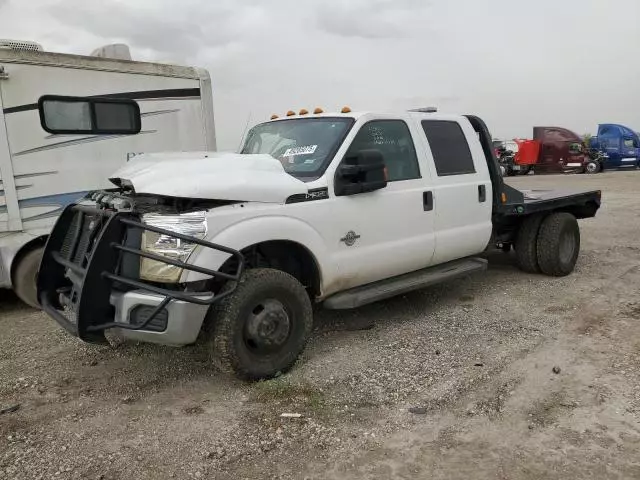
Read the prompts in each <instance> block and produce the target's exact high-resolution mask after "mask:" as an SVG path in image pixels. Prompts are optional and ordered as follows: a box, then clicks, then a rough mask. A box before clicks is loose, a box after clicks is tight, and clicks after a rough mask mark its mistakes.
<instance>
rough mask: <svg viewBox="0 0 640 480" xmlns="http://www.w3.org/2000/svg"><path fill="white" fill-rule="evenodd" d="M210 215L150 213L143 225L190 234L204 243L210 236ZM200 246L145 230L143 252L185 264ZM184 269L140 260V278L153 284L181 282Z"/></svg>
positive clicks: (144, 259)
mask: <svg viewBox="0 0 640 480" xmlns="http://www.w3.org/2000/svg"><path fill="white" fill-rule="evenodd" d="M205 214H206V212H192V213H183V214H179V215H161V214H157V213H148V214H146V215H143V216H142V223H144V224H146V225H149V226H152V227H158V228H163V229H165V230H170V231H172V232H176V233H181V234H182V235H189V236H192V237H195V238H197V239H200V240H202V239H203V238H204V237H205V236H206V235H207V221H206V217H205ZM196 246H197V245H196V244H195V243H192V242H185V241H184V240H180V239H179V238H175V237H170V236H169V235H163V234H160V233H155V232H151V231H149V230H144V231H143V233H142V250H143V251H145V252H149V253H155V254H156V255H162V256H164V257H168V258H172V259H174V260H180V261H181V262H185V261H186V260H187V259H188V258H189V255H191V253H192V252H193V251H194V250H195V248H196ZM181 275H182V268H180V267H176V266H173V265H168V264H166V263H162V262H158V261H156V260H151V259H148V258H144V257H142V258H141V260H140V278H141V279H143V280H148V281H151V282H160V283H178V282H179V281H180V276H181Z"/></svg>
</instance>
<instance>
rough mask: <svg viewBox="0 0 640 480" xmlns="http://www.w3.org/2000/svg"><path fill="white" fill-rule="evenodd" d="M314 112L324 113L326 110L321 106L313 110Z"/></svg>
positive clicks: (316, 113)
mask: <svg viewBox="0 0 640 480" xmlns="http://www.w3.org/2000/svg"><path fill="white" fill-rule="evenodd" d="M313 113H314V114H315V115H318V114H319V113H324V110H322V109H321V108H320V107H317V108H316V109H315V110H314V111H313Z"/></svg>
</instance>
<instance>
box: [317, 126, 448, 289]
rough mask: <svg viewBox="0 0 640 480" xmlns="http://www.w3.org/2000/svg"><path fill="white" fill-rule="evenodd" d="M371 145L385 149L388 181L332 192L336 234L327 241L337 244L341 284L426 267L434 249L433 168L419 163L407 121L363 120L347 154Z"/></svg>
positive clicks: (334, 251)
mask: <svg viewBox="0 0 640 480" xmlns="http://www.w3.org/2000/svg"><path fill="white" fill-rule="evenodd" d="M354 128H356V127H354ZM367 149H375V150H378V151H380V152H381V153H382V154H383V156H384V162H385V165H386V168H387V172H388V182H389V183H388V184H387V186H386V187H385V188H383V189H380V190H376V191H373V192H368V193H360V194H355V195H348V196H339V197H334V198H333V202H332V203H333V206H332V208H331V214H330V215H331V229H330V230H331V231H332V232H334V235H335V238H334V239H330V240H329V239H328V240H329V241H328V243H329V244H330V245H331V244H333V245H335V247H333V249H332V251H331V252H330V254H331V256H332V257H333V258H332V263H333V264H334V265H336V267H337V273H338V276H339V280H338V282H339V287H340V289H345V288H349V287H354V286H357V285H363V284H366V283H370V282H375V281H377V280H381V279H384V278H388V277H392V276H395V275H400V274H403V273H407V272H410V271H414V270H419V269H421V268H424V267H427V266H428V265H429V264H431V261H432V257H433V252H434V249H435V235H434V219H435V215H434V212H433V209H432V207H431V205H430V200H431V198H432V197H431V196H430V194H429V192H430V190H431V189H430V187H429V172H428V171H423V170H422V169H421V165H420V163H419V161H418V155H417V152H416V144H415V142H414V135H412V133H411V128H410V126H409V124H407V123H406V122H405V121H404V120H402V119H389V118H388V117H384V118H381V119H379V120H378V119H372V120H370V121H368V122H366V123H364V124H363V125H362V126H361V127H360V129H359V130H358V131H357V133H355V136H354V137H353V141H352V142H351V144H350V145H349V147H348V150H347V152H346V155H344V157H343V158H345V157H350V156H354V155H357V153H358V151H360V150H367ZM334 242H335V243H334Z"/></svg>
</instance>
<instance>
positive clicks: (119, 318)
mask: <svg viewBox="0 0 640 480" xmlns="http://www.w3.org/2000/svg"><path fill="white" fill-rule="evenodd" d="M163 300H164V297H162V296H159V295H153V294H149V293H147V292H145V291H143V290H133V291H131V292H127V293H113V294H112V295H111V305H113V306H114V307H115V317H114V321H115V323H122V324H126V325H131V324H132V323H133V324H135V323H136V322H139V323H141V322H140V321H139V320H138V319H136V313H137V312H140V311H141V307H151V308H149V309H147V310H152V309H153V308H155V307H157V306H158V305H160V303H162V301H163ZM208 309H209V306H208V305H198V304H196V303H190V302H185V301H182V300H172V301H171V302H170V303H169V304H168V305H167V306H166V307H165V309H164V310H165V311H166V314H165V315H162V317H161V323H156V324H155V325H153V326H154V327H156V328H155V329H154V330H147V329H143V330H131V329H130V328H128V329H126V328H117V327H116V328H113V329H112V330H113V332H114V333H115V334H116V335H117V336H119V337H121V338H125V339H127V340H134V341H138V342H148V343H158V344H162V345H171V346H183V345H190V344H192V343H195V341H196V339H197V338H198V334H199V333H200V329H201V328H202V324H203V322H204V319H205V317H206V315H207V311H208ZM163 325H166V326H165V328H164V330H162V331H157V329H161V328H162V326H163Z"/></svg>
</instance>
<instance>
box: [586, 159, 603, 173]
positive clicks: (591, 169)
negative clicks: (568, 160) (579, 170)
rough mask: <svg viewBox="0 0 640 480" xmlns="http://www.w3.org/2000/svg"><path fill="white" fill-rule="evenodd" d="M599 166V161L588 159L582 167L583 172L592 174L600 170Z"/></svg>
mask: <svg viewBox="0 0 640 480" xmlns="http://www.w3.org/2000/svg"><path fill="white" fill-rule="evenodd" d="M600 169H601V166H600V163H599V162H595V161H590V162H588V163H587V164H586V165H585V167H584V173H587V174H594V173H598V172H600Z"/></svg>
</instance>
